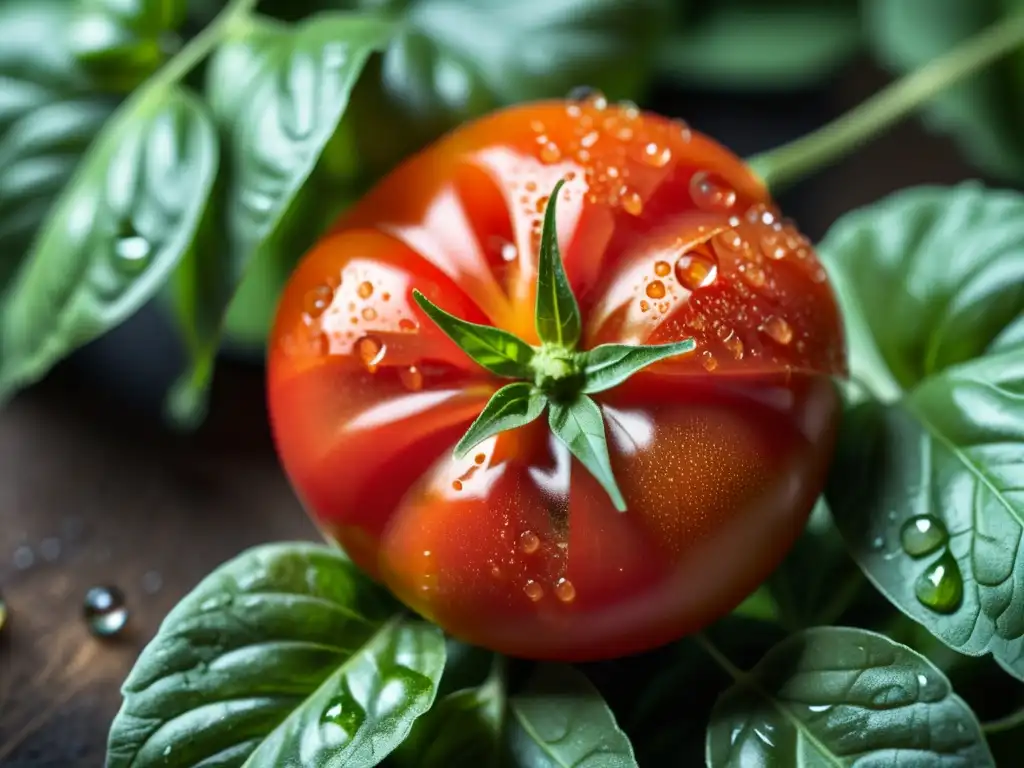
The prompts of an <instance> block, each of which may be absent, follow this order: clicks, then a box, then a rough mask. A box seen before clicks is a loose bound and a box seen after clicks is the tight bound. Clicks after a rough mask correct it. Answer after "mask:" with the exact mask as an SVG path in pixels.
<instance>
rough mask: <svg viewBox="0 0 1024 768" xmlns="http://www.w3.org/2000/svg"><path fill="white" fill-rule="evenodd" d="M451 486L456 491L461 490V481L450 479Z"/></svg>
mask: <svg viewBox="0 0 1024 768" xmlns="http://www.w3.org/2000/svg"><path fill="white" fill-rule="evenodd" d="M452 488H453V489H454V490H456V491H461V490H462V481H461V480H452Z"/></svg>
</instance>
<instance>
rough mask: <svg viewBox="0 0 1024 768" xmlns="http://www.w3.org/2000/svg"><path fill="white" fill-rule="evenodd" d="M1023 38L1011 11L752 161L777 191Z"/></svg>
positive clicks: (1023, 16)
mask: <svg viewBox="0 0 1024 768" xmlns="http://www.w3.org/2000/svg"><path fill="white" fill-rule="evenodd" d="M1022 44H1024V13H1018V14H1011V15H1009V16H1007V17H1006V18H1005V19H1003V20H1002V21H1000V22H997V23H996V24H993V25H992V26H990V27H988V28H987V29H984V30H982V31H981V32H979V33H977V34H976V35H974V36H972V37H970V38H968V39H967V40H965V41H964V42H963V43H961V44H960V45H958V46H956V47H955V48H953V49H952V50H951V51H949V52H948V53H946V54H943V55H942V56H940V57H939V58H937V59H935V60H933V61H931V62H929V63H928V64H926V65H925V66H923V67H922V68H921V69H918V70H917V71H916V72H912V73H910V74H908V75H906V76H904V77H903V78H901V79H899V80H897V81H896V82H894V83H893V84H891V85H889V86H887V87H886V88H884V89H883V90H881V91H879V92H878V93H877V94H875V95H874V96H872V97H871V98H869V99H868V100H867V101H865V102H863V103H862V104H860V105H858V106H856V107H854V108H853V109H851V110H850V111H849V112H847V113H846V114H844V115H842V116H841V117H839V118H837V119H835V120H833V121H832V122H831V123H829V124H828V125H825V126H822V127H821V128H819V129H818V130H816V131H814V132H812V133H809V134H808V135H806V136H803V137H801V138H799V139H796V140H795V141H792V142H790V143H789V144H784V145H783V146H781V147H778V148H776V149H772V150H769V151H767V152H763V153H761V154H759V155H756V156H755V157H753V158H751V160H750V161H749V164H750V166H751V167H752V168H753V170H754V171H755V173H757V174H758V175H759V176H760V177H761V179H762V180H763V181H764V183H765V185H766V186H767V187H768V188H769V189H770V190H771V191H772V192H773V193H777V192H778V191H779V190H780V189H782V188H784V187H786V186H788V185H790V184H792V183H793V182H795V181H799V180H800V179H802V178H803V177H805V176H807V175H808V174H810V173H812V172H814V171H816V170H818V169H819V168H821V167H822V166H824V165H828V164H830V163H833V162H835V161H837V160H839V159H840V158H842V157H843V156H844V155H847V154H849V153H850V152H852V151H853V150H854V149H856V148H857V147H859V146H860V145H861V144H864V143H865V142H867V141H868V140H869V139H871V138H873V137H874V136H876V135H877V134H879V133H881V132H882V131H884V130H885V129H887V128H889V127H890V126H891V125H893V124H894V123H896V122H898V121H899V120H901V119H903V118H904V117H906V116H907V115H908V114H910V113H911V112H913V111H915V110H916V109H917V108H918V107H920V106H921V105H923V104H925V103H926V102H928V101H929V100H930V99H932V98H933V97H935V96H936V95H938V94H939V93H941V92H942V91H944V90H945V89H946V88H948V87H949V86H951V85H953V84H954V83H956V82H958V81H960V80H963V79H964V78H966V77H968V76H969V75H972V74H974V73H975V72H977V71H978V70H980V69H982V68H984V67H985V66H987V65H989V64H991V63H992V62H993V61H995V60H996V59H998V58H1000V57H1002V56H1005V55H1006V54H1008V53H1009V52H1010V51H1012V50H1014V49H1015V48H1017V47H1019V46H1021V45H1022Z"/></svg>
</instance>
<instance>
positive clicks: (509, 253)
mask: <svg viewBox="0 0 1024 768" xmlns="http://www.w3.org/2000/svg"><path fill="white" fill-rule="evenodd" d="M498 253H499V254H500V255H501V260H502V261H504V262H509V261H515V260H516V257H517V256H518V255H519V249H518V248H516V246H515V243H509V242H507V241H506V242H504V243H502V244H501V248H500V249H499V250H498Z"/></svg>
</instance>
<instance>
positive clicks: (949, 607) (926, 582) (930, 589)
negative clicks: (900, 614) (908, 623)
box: [914, 551, 964, 613]
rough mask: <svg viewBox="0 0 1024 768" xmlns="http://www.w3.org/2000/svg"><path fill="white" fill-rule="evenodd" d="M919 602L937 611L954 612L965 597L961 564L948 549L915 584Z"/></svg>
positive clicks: (915, 592)
mask: <svg viewBox="0 0 1024 768" xmlns="http://www.w3.org/2000/svg"><path fill="white" fill-rule="evenodd" d="M914 594H915V595H916V596H917V599H918V602H920V603H921V605H923V606H924V607H925V608H930V609H931V610H933V611H935V612H936V613H953V612H954V611H956V609H957V608H959V607H960V603H961V601H962V600H963V597H964V582H963V578H962V577H961V576H960V566H958V565H957V563H956V559H955V558H954V557H953V556H952V555H951V554H950V553H949V552H948V551H947V552H945V553H944V554H942V555H941V556H940V557H939V558H938V559H936V560H935V561H934V562H933V563H932V564H931V565H929V566H928V567H927V568H926V569H925V571H924V573H922V574H921V575H920V576H918V578H917V582H916V583H915V584H914Z"/></svg>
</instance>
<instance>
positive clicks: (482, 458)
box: [473, 453, 487, 464]
mask: <svg viewBox="0 0 1024 768" xmlns="http://www.w3.org/2000/svg"><path fill="white" fill-rule="evenodd" d="M485 461H487V455H486V454H483V453H478V454H477V455H476V456H474V457H473V462H474V463H475V464H483V463H484V462H485Z"/></svg>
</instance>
